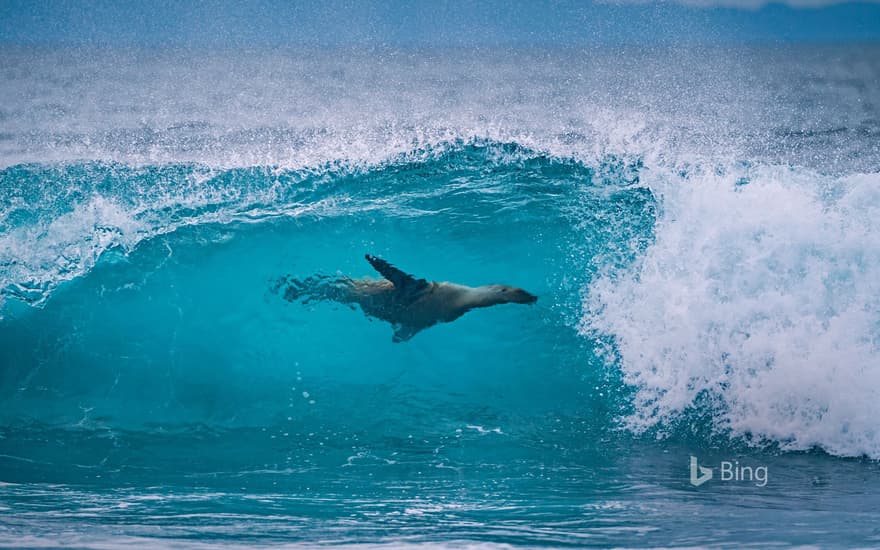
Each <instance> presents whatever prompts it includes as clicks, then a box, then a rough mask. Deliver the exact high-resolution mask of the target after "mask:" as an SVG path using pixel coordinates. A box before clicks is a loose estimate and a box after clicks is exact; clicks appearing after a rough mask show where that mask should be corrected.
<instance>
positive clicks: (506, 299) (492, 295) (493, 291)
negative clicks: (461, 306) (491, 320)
mask: <svg viewBox="0 0 880 550" xmlns="http://www.w3.org/2000/svg"><path fill="white" fill-rule="evenodd" d="M483 291H484V292H485V293H486V295H487V297H488V298H489V299H490V300H491V301H492V302H493V303H495V304H529V305H531V304H534V303H535V302H537V301H538V297H537V296H535V295H534V294H532V293H531V292H528V291H526V290H523V289H521V288H517V287H515V286H508V285H487V286H484V287H483Z"/></svg>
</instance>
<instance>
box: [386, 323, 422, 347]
mask: <svg viewBox="0 0 880 550" xmlns="http://www.w3.org/2000/svg"><path fill="white" fill-rule="evenodd" d="M419 330H420V329H418V328H416V327H412V326H409V325H398V324H395V325H394V336H392V337H391V341H392V342H394V343H395V344H399V343H400V342H406V341H407V340H409V339H410V338H412V337H413V336H415V335H416V333H417V332H419Z"/></svg>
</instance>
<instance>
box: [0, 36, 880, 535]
mask: <svg viewBox="0 0 880 550" xmlns="http://www.w3.org/2000/svg"><path fill="white" fill-rule="evenodd" d="M869 53H870V52H869ZM67 55H70V54H57V53H49V54H44V57H42V58H39V59H37V60H36V61H39V63H37V62H35V60H34V59H33V58H32V56H30V55H23V54H21V53H17V54H14V55H13V54H10V55H9V57H8V59H9V60H10V61H9V63H8V64H7V66H6V67H5V69H4V70H5V71H6V73H5V76H6V77H7V78H6V79H4V81H5V82H6V83H5V84H2V85H0V86H2V88H0V90H2V91H3V94H4V96H5V97H7V98H9V100H10V103H9V104H7V107H6V108H5V110H4V111H3V116H2V117H0V121H3V122H2V123H3V124H4V126H5V133H4V134H3V136H2V139H0V153H2V155H3V160H4V162H3V168H2V170H0V198H2V211H0V296H2V297H0V300H2V302H0V303H2V305H0V308H2V309H0V315H2V317H0V365H2V370H0V399H2V403H3V406H2V408H0V512H2V516H0V544H2V545H4V546H10V547H21V546H57V545H74V546H85V547H93V546H94V547H106V546H111V547H115V546H121V545H125V544H132V543H139V544H147V545H150V546H167V547H178V546H180V545H184V544H187V543H190V544H204V545H209V546H223V545H226V544H237V543H246V544H270V543H271V544H297V543H310V544H351V543H371V544H377V545H389V546H397V545H401V544H414V543H433V544H438V545H454V546H459V545H464V544H474V545H500V544H515V545H520V544H522V545H551V546H566V545H571V546H583V545H601V546H609V545H620V546H656V545H665V546H705V545H719V544H720V545H733V544H736V545H745V546H754V547H760V548H765V547H768V546H770V545H782V546H788V545H797V544H818V545H821V546H830V547H834V546H838V547H839V546H852V545H867V546H872V545H877V544H880V530H878V527H877V525H878V524H880V516H878V512H877V504H878V496H877V494H878V490H880V477H878V474H880V466H878V463H877V459H878V458H880V432H878V431H877V427H876V426H877V425H876V421H875V419H876V417H877V413H880V409H878V405H877V403H880V400H878V399H877V396H878V392H880V389H878V388H880V386H878V383H880V370H878V369H880V362H878V361H880V359H878V358H880V351H878V346H880V302H878V296H880V284H878V281H880V277H878V276H877V275H878V274H880V225H878V221H877V216H876V213H877V209H878V208H880V177H878V173H880V162H878V159H880V151H878V150H877V147H876V136H877V135H878V132H880V130H878V127H877V120H880V119H878V118H877V114H876V109H877V105H880V103H876V102H875V100H876V99H877V98H878V95H877V82H878V80H876V79H874V76H876V75H877V74H878V72H877V71H878V65H877V59H878V58H876V57H872V56H870V55H868V54H863V53H861V52H857V51H848V50H844V51H843V52H840V51H833V52H831V53H829V52H825V51H821V50H820V51H812V50H811V51H810V55H813V56H815V59H816V60H817V61H816V64H814V65H811V64H809V63H806V64H804V65H802V66H798V68H796V69H792V68H791V65H790V63H789V61H790V58H789V57H786V55H789V54H774V55H771V54H770V53H762V54H759V53H755V52H751V53H749V56H751V57H749V58H748V59H749V61H738V62H731V63H730V64H729V65H726V66H725V68H721V69H718V70H719V72H721V73H723V74H724V75H727V77H726V78H731V79H732V81H736V82H740V80H739V77H740V76H741V75H742V74H746V73H748V72H749V71H750V70H752V69H754V68H755V66H753V65H750V63H756V64H757V65H762V64H764V63H765V62H766V63H767V64H770V65H772V66H771V67H770V68H768V69H766V73H761V72H758V76H753V77H752V78H753V79H754V80H757V82H755V81H754V80H753V81H747V82H748V83H749V85H750V86H753V88H752V92H753V93H752V94H751V95H748V96H742V95H739V94H737V93H736V92H737V90H738V89H740V87H741V86H742V85H743V84H734V83H733V82H725V81H723V79H722V80H721V82H720V84H719V85H718V86H717V87H714V86H710V85H709V83H708V82H704V83H703V84H702V86H704V88H700V87H699V86H696V87H694V88H691V91H690V92H689V94H690V97H689V98H682V97H679V94H678V93H677V92H675V90H672V91H670V90H666V91H665V92H664V91H662V90H660V91H658V90H657V89H652V90H648V89H646V88H644V87H643V86H638V85H637V84H638V83H640V82H641V79H642V78H643V77H642V76H640V75H644V74H649V73H650V71H649V69H650V68H651V67H653V66H654V63H660V62H658V61H656V60H655V59H653V58H651V57H648V58H638V59H636V61H633V60H632V59H630V60H629V63H631V65H626V64H620V63H617V62H620V61H621V60H620V59H616V58H615V59H614V61H615V63H616V64H614V63H611V62H610V61H609V62H608V63H609V64H611V65H612V66H610V67H609V66H606V65H607V64H606V63H603V62H599V61H596V60H595V59H594V60H580V61H572V59H571V58H570V57H566V56H565V55H561V54H560V56H561V57H559V58H556V57H548V58H547V59H548V60H547V62H546V63H545V64H544V65H541V66H539V68H538V69H537V70H538V71H542V72H543V74H541V75H538V76H540V81H541V82H542V84H541V85H540V86H537V85H536V81H535V79H537V78H538V77H537V76H535V75H529V74H526V75H524V74H520V73H518V72H517V71H516V69H517V68H518V67H521V66H524V65H528V63H527V61H529V60H528V59H526V60H523V59H521V58H510V57H506V56H505V55H500V56H497V58H490V59H484V58H481V59H479V60H472V62H471V63H472V64H468V63H462V62H460V61H459V60H457V59H455V58H447V57H443V56H442V55H440V54H437V57H435V58H430V59H429V61H430V62H429V61H425V60H423V59H422V58H419V57H418V56H401V57H400V58H395V57H394V56H391V57H390V58H385V57H381V58H375V59H372V61H369V60H368V61H365V60H364V58H362V57H359V56H357V55H353V56H352V57H351V58H347V59H343V60H335V61H334V62H333V63H336V65H334V64H333V63H331V62H329V61H328V60H327V59H321V58H319V59H317V60H310V59H308V58H297V57H296V56H291V57H290V58H288V59H286V61H284V60H281V61H279V60H278V59H276V58H274V57H272V56H268V59H267V58H265V57H263V58H254V57H243V58H232V59H231V60H230V59H217V58H214V57H211V56H207V57H206V58H205V59H198V58H196V59H195V60H193V59H189V60H187V61H178V60H175V59H174V58H173V57H169V58H162V57H160V58H159V59H157V60H149V61H148V60H146V59H144V58H140V57H137V55H134V54H132V55H133V57H122V58H121V59H120V58H113V61H114V64H113V65H112V67H113V69H112V70H110V69H107V68H100V67H102V66H104V67H106V66H110V65H106V66H105V65H101V64H99V63H95V62H94V60H93V58H92V57H89V56H87V57H84V58H79V57H76V56H73V57H72V58H68V57H65V56H67ZM102 55H107V54H102ZM566 55H568V54H566ZM792 55H796V56H797V57H798V58H801V56H803V55H804V54H803V52H795V54H792ZM832 55H833V56H837V57H834V59H838V60H839V59H846V60H848V62H847V63H848V64H846V63H844V64H843V65H841V66H843V67H844V69H840V70H841V71H844V72H846V71H847V70H849V71H850V73H847V74H849V78H851V79H853V80H854V81H856V82H858V83H859V85H857V86H853V87H852V89H855V90H856V92H853V93H860V94H862V95H861V96H859V97H861V98H862V99H863V100H864V103H866V104H868V105H867V106H866V107H864V108H863V107H853V106H852V104H851V103H848V102H846V101H843V100H841V99H840V98H841V97H848V96H847V94H849V93H850V92H851V91H852V89H851V88H850V87H848V86H850V84H851V82H852V81H853V80H847V79H845V78H842V77H840V76H839V75H825V76H824V77H822V78H825V80H821V79H820V81H821V82H822V83H823V84H822V86H818V85H817V86H818V87H814V88H809V89H804V88H803V87H796V86H794V85H793V84H792V82H814V81H815V80H810V79H817V78H819V77H818V76H816V74H815V70H817V69H816V67H821V66H824V65H823V64H824V63H825V61H827V59H828V56H832ZM16 56H18V57H16ZM57 56H60V57H57ZM764 56H766V57H764ZM780 56H781V57H780ZM768 60H769V61H768ZM704 61H705V60H704ZM712 61H713V65H712V66H715V65H716V64H717V63H718V61H719V60H718V59H714V58H713V60H712ZM365 63H372V65H368V66H367V67H366V68H365V67H364V64H365ZM227 64H229V65H234V66H235V67H236V69H237V72H236V73H235V74H236V77H235V78H236V79H237V80H235V82H234V83H235V84H236V86H235V89H234V90H226V91H217V90H215V89H214V88H213V87H212V86H211V85H210V83H211V82H213V78H214V76H213V75H214V73H213V72H212V71H213V70H215V69H216V68H217V67H224V66H227ZM591 64H592V65H591ZM774 64H775V65H774ZM24 67H28V68H29V69H28V70H27V71H26V70H24V69H23V68H24ZM34 67H38V68H36V69H35V68H34ZM39 67H44V69H42V71H43V72H41V70H40V69H39ZM45 67H48V69H46V68H45ZM71 67H72V68H71ZM205 67H207V68H205ZM266 67H274V69H273V70H272V71H270V70H269V69H267V68H266ZM328 67H329V68H328ZM573 67H575V68H578V67H580V69H585V68H591V69H593V70H592V71H589V74H588V75H587V76H584V73H581V72H577V73H576V71H574V69H573ZM780 67H782V68H786V69H785V70H788V71H793V72H794V73H795V76H796V77H797V78H800V80H797V78H794V79H793V80H788V77H790V76H792V75H791V74H787V73H782V76H779V74H777V72H775V68H780ZM846 67H849V69H846ZM755 70H757V69H755ZM65 71H69V73H65ZM90 71H91V72H90ZM264 71H269V72H268V73H267V74H263V72H264ZM322 71H326V72H322ZM412 71H415V73H413V72H412ZM798 71H800V72H798ZM47 73H51V74H52V75H53V78H55V79H58V80H52V79H50V78H49V77H48V76H47ZM575 73H576V74H575ZM82 74H90V75H91V77H90V78H83V77H82V76H81V75H82ZM181 74H187V75H189V76H190V77H189V78H187V79H185V80H181V79H179V78H178V77H179V76H180V75H181ZM368 74H370V75H372V76H368ZM401 74H408V75H410V77H411V79H410V80H408V81H405V82H404V81H402V80H395V79H394V78H391V77H392V76H395V75H397V76H399V75H401ZM413 74H415V75H416V76H415V77H414V76H413ZM65 75H67V76H65ZM566 75H568V76H566ZM572 75H574V76H572ZM612 76H613V78H612V79H611V80H608V79H609V78H611V77H612ZM679 77H681V75H678V76H676V74H675V73H673V74H672V75H671V77H670V78H671V79H672V80H673V81H676V79H677V78H679ZM681 78H683V77H681ZM719 78H721V77H719ZM273 79H274V80H273ZM761 79H764V80H761ZM834 79H838V80H834ZM378 81H384V82H387V83H388V84H387V85H388V86H389V87H390V88H389V90H386V91H384V92H377V91H376V89H375V87H374V84H375V83H376V82H378ZM624 81H628V82H629V83H630V84H632V86H631V87H629V88H627V89H628V90H630V92H629V94H628V95H625V96H619V97H616V98H615V97H613V96H614V95H615V94H614V92H615V91H616V90H620V89H621V86H622V83H623V82H624ZM267 82H275V83H276V84H278V83H283V84H284V86H283V88H284V90H286V91H279V89H280V88H281V87H280V86H276V85H269V84H267ZM829 82H832V83H831V84H829ZM835 82H836V83H837V84H834V83H835ZM343 84H347V87H343V86H342V85H343ZM728 84H729V85H730V86H733V88H731V87H728V86H727V85H728ZM71 87H72V88H73V89H74V90H76V91H77V93H71V92H70V89H71ZM180 88H183V91H181V89H180ZM343 88H345V90H344V91H342V89H343ZM329 90H337V91H338V92H339V93H338V95H335V96H334V95H333V94H331V93H329ZM488 90H494V91H492V92H491V93H492V94H495V96H487V95H486V94H488V93H490V92H489V91H488ZM24 92H27V93H24ZM477 92H479V93H477ZM285 94H291V95H292V96H293V97H295V98H296V99H297V101H292V100H291V101H288V100H287V96H286V95H285ZM786 94H789V95H791V96H792V97H795V98H796V99H797V101H794V102H793V106H789V107H785V108H784V109H783V108H782V107H779V105H780V103H777V101H778V100H779V98H780V97H785V96H786ZM823 94H824V95H823ZM817 95H818V98H817ZM88 97H107V98H110V99H111V100H112V101H109V102H108V103H106V104H100V105H99V106H97V107H96V106H95V104H93V103H91V100H85V99H82V98H88ZM694 97H697V98H701V99H702V100H704V101H703V103H702V104H700V105H697V104H696V103H695V102H694V101H693V98H694ZM173 98H177V99H176V100H174V99H173ZM182 98H185V99H182ZM606 100H607V101H606ZM816 101H818V102H820V103H822V104H825V105H830V106H831V107H829V109H830V110H834V113H833V114H828V113H827V112H823V114H822V115H817V117H816V119H811V120H810V121H809V122H805V121H803V120H800V119H799V117H800V115H799V113H801V112H803V111H801V110H800V109H804V108H806V107H804V105H808V104H811V103H810V102H816ZM781 104H782V105H789V103H787V102H781ZM670 105H671V106H675V107H676V108H675V109H670V108H669V107H670ZM705 105H709V106H715V107H716V109H715V110H711V109H708V108H706V111H705V112H703V109H704V106H705ZM96 109H97V111H98V113H99V114H100V115H101V116H97V117H96V116H94V113H95V110H96ZM761 109H763V112H764V113H766V112H773V113H775V115H776V117H775V118H773V119H772V120H769V119H766V117H762V116H759V115H760V112H761ZM835 109H836V110H835ZM872 109H873V110H872ZM719 113H722V114H723V116H724V117H727V118H728V119H729V121H730V123H729V124H727V125H723V126H721V125H718V124H716V123H717V118H716V117H721V115H720V114H719ZM251 115H253V116H251ZM823 116H824V117H826V118H827V119H828V120H830V121H832V122H834V123H835V124H837V126H834V125H831V126H830V127H826V126H822V124H823V123H824V120H825V119H823V118H822V117H823ZM273 117H275V120H274V122H271V121H270V120H269V119H271V118H273ZM762 120H763V121H764V122H763V124H764V125H763V126H762V125H761V121H762ZM768 120H769V121H768ZM841 121H842V122H841ZM742 125H749V127H750V131H749V132H745V131H741V130H742ZM811 125H813V126H819V127H813V126H811ZM841 128H842V129H841ZM367 253H369V254H375V255H378V256H381V257H383V258H386V259H387V260H389V261H391V262H393V263H394V264H395V265H397V266H399V267H401V268H402V269H404V270H405V271H407V272H410V273H413V274H414V275H416V276H418V277H425V278H427V279H429V280H439V281H453V282H457V283H461V284H467V285H471V286H477V285H481V284H487V283H504V284H510V285H515V286H519V287H522V288H525V289H527V290H528V291H530V292H532V293H534V294H536V295H537V296H538V297H539V299H538V302H537V304H536V305H534V306H531V307H524V306H518V305H504V306H498V307H493V308H487V309H481V310H476V311H473V312H470V313H468V314H467V315H466V316H464V317H462V318H461V319H458V320H456V321H455V322H453V323H448V324H440V325H437V326H434V327H431V328H430V329H428V330H426V331H424V332H421V333H419V334H418V335H417V336H416V337H415V338H413V339H412V340H410V341H408V342H405V343H393V342H392V340H391V334H392V330H391V328H390V326H389V325H388V324H387V323H383V322H380V321H376V320H371V319H369V318H368V317H366V316H364V315H363V313H362V312H360V311H359V310H358V309H357V308H349V307H348V306H345V305H339V304H334V303H327V302H311V303H307V304H302V303H289V302H286V301H284V300H283V299H281V298H280V297H279V296H278V295H276V294H275V293H273V292H272V291H271V288H272V284H273V282H274V281H275V280H277V279H278V278H279V277H281V276H285V275H291V276H293V277H296V278H305V277H308V276H311V275H314V274H327V275H335V274H345V275H349V276H353V277H360V276H368V275H369V276H372V275H374V273H373V271H372V269H371V267H370V266H369V264H367V262H365V261H364V259H363V256H364V254H367ZM691 456H696V457H698V459H699V461H700V464H702V465H704V466H709V467H713V468H714V476H715V477H714V479H713V480H711V481H709V482H707V483H706V484H705V485H700V486H694V485H692V484H691V483H690V481H689V459H690V457H691ZM722 461H728V462H736V463H737V465H742V466H749V467H752V468H757V467H764V468H766V471H767V472H768V477H767V479H766V483H762V482H761V481H760V480H758V479H749V480H741V479H737V480H725V479H723V474H722V470H721V468H722V466H721V463H722Z"/></svg>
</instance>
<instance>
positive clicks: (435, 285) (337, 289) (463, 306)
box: [274, 254, 538, 342]
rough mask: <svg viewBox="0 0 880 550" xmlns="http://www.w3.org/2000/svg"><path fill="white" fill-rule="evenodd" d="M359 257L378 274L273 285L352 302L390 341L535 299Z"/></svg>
mask: <svg viewBox="0 0 880 550" xmlns="http://www.w3.org/2000/svg"><path fill="white" fill-rule="evenodd" d="M365 258H366V259H367V261H368V262H370V265H372V266H373V268H374V269H375V270H376V271H378V272H379V274H381V275H382V277H384V278H383V279H370V278H364V279H351V278H349V277H335V278H334V277H327V276H320V275H316V276H312V277H308V278H307V279H305V280H302V281H298V280H296V279H292V278H290V277H287V278H284V279H282V280H280V281H279V282H278V284H276V286H275V288H274V290H275V291H276V292H279V293H282V296H283V297H284V299H285V300H288V301H291V302H293V301H297V300H300V299H302V300H303V301H304V302H309V301H311V300H315V299H317V300H333V301H336V302H340V303H344V304H357V305H359V306H360V307H361V309H362V310H363V312H364V313H365V314H367V315H368V316H370V317H375V318H377V319H381V320H383V321H387V322H389V323H391V325H392V327H393V328H394V336H393V337H392V339H391V340H392V341H393V342H405V341H406V340H409V339H410V338H412V337H413V336H415V335H416V334H417V333H418V332H419V331H422V330H424V329H426V328H428V327H431V326H433V325H435V324H437V323H449V322H451V321H454V320H456V319H458V318H459V317H461V316H462V315H464V314H465V313H467V312H468V311H470V310H472V309H474V308H478V307H489V306H494V305H498V304H510V303H513V304H534V303H535V302H536V301H537V300H538V297H537V296H535V295H534V294H531V293H529V292H526V291H525V290H523V289H521V288H516V287H511V286H507V285H486V286H479V287H469V286H464V285H459V284H455V283H446V282H429V281H426V280H425V279H416V278H415V277H413V276H412V275H409V274H407V273H404V272H403V271H401V270H400V269H397V268H396V267H394V266H393V265H391V264H389V263H388V262H386V261H385V260H383V259H382V258H377V257H376V256H371V255H370V254H367V255H366V256H365Z"/></svg>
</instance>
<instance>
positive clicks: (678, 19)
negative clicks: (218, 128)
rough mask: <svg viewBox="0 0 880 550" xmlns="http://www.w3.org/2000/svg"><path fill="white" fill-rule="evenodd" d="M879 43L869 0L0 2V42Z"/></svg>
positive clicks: (879, 5) (878, 16)
mask: <svg viewBox="0 0 880 550" xmlns="http://www.w3.org/2000/svg"><path fill="white" fill-rule="evenodd" d="M692 42H697V43H709V44H731V43H733V44H736V43H746V44H753V43H771V44H772V43H791V42H820V43H829V42H833V43H837V42H880V1H870V2H836V1H833V0H786V2H785V3H766V2H764V1H763V0H680V1H677V2H673V1H666V2H649V1H644V0H610V1H608V0H603V1H598V2H586V1H574V0H556V1H552V0H423V1H417V0H413V1H404V0H388V1H385V2H379V1H374V0H363V1H361V0H327V1H323V2H304V1H301V0H293V1H282V0H260V1H251V2H248V1H224V0H193V1H184V0H154V1H143V2H141V1H129V0H116V1H114V0H45V1H41V2H32V1H30V0H0V44H6V45H24V46H32V45H43V46H57V45H94V46H135V47H150V46H177V47H228V48H238V47H275V46H302V45H306V46H383V47H438V46H439V47H478V46H488V47H492V46H578V45H593V44H612V45H613V44H635V45H644V44H681V43H692Z"/></svg>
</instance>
